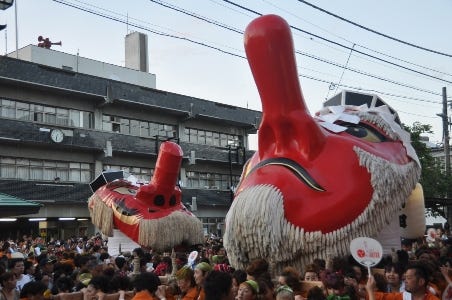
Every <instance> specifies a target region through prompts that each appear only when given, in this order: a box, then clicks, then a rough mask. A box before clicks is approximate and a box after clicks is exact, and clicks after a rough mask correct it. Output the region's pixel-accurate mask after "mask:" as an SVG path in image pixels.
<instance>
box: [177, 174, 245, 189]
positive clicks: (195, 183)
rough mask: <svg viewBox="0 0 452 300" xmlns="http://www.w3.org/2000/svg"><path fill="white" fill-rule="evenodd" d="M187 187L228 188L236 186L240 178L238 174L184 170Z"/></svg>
mask: <svg viewBox="0 0 452 300" xmlns="http://www.w3.org/2000/svg"><path fill="white" fill-rule="evenodd" d="M186 176H187V183H186V187H188V188H200V189H217V190H229V189H230V188H231V182H230V181H231V180H232V186H237V184H238V183H239V180H240V176H237V175H232V176H231V175H227V174H218V173H203V172H193V171H188V172H186Z"/></svg>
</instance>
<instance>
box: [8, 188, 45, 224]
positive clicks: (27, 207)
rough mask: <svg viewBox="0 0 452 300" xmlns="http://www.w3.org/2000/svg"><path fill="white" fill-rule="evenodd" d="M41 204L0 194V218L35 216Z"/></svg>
mask: <svg viewBox="0 0 452 300" xmlns="http://www.w3.org/2000/svg"><path fill="white" fill-rule="evenodd" d="M41 206H42V205H41V204H39V203H36V202H32V201H27V200H24V199H20V198H17V197H14V196H11V195H8V194H3V193H0V217H1V218H4V217H12V216H21V215H31V214H37V213H38V212H39V209H40V208H41Z"/></svg>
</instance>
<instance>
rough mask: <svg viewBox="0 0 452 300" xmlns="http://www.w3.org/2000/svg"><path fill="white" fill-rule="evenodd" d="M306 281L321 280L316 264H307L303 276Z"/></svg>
mask: <svg viewBox="0 0 452 300" xmlns="http://www.w3.org/2000/svg"><path fill="white" fill-rule="evenodd" d="M303 280H304V281H319V271H318V267H317V266H316V265H315V264H309V265H307V266H306V271H305V272H304V276H303Z"/></svg>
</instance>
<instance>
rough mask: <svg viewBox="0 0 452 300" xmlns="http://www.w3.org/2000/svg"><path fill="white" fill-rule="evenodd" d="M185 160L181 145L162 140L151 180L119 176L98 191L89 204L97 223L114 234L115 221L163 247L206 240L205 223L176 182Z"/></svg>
mask: <svg viewBox="0 0 452 300" xmlns="http://www.w3.org/2000/svg"><path fill="white" fill-rule="evenodd" d="M181 161H182V149H181V148H180V146H179V145H177V144H175V143H172V142H164V143H162V145H161V147H160V152H159V157H158V159H157V163H156V166H155V170H154V175H153V176H152V180H151V182H150V183H149V184H145V185H142V186H137V185H134V184H132V183H130V182H129V181H127V180H115V181H113V182H110V183H108V184H106V185H104V186H102V187H101V188H99V189H98V190H97V191H96V192H95V194H94V195H93V196H92V197H91V198H90V201H89V205H88V207H89V208H90V213H91V217H92V219H93V223H94V224H95V225H96V226H97V227H99V229H101V231H102V232H103V233H104V234H107V235H111V230H112V225H114V227H116V228H118V229H119V230H120V231H122V232H124V233H125V234H126V235H127V236H129V237H130V238H131V239H132V240H134V241H136V242H137V243H139V244H140V245H143V246H151V247H153V248H155V249H161V250H167V249H169V248H171V247H173V246H176V245H178V244H181V243H182V242H188V243H190V244H196V243H198V242H199V241H202V224H201V222H200V221H199V220H198V219H197V218H196V217H195V216H194V215H193V214H192V213H191V212H189V211H188V210H187V209H186V208H185V206H184V205H183V204H182V202H181V197H182V196H181V190H180V188H179V187H178V186H176V182H177V179H178V174H179V169H180V164H181ZM110 218H112V219H111V221H112V222H109V219H110ZM181 225H182V226H183V227H184V228H186V230H188V232H189V233H190V234H189V237H188V238H187V233H186V232H185V233H183V232H178V230H177V228H181V227H180V226H181ZM166 231H167V232H166ZM179 231H180V230H179ZM165 234H166V235H168V237H167V238H165V237H164V236H165ZM184 236H185V237H184ZM162 239H163V240H162Z"/></svg>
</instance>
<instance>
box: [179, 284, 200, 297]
mask: <svg viewBox="0 0 452 300" xmlns="http://www.w3.org/2000/svg"><path fill="white" fill-rule="evenodd" d="M198 295H199V292H198V288H197V287H192V288H191V289H189V290H188V291H187V293H186V294H185V296H184V297H183V298H182V299H181V300H196V299H198Z"/></svg>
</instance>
